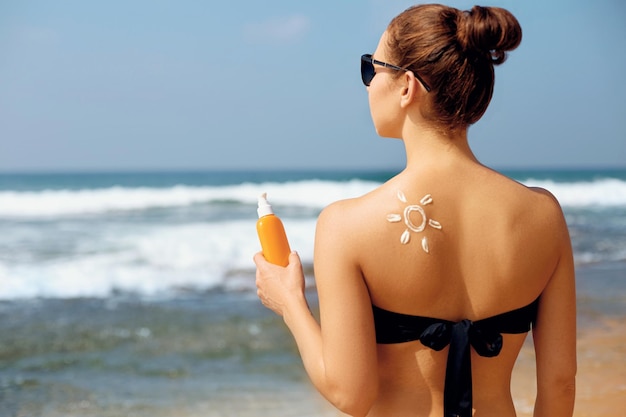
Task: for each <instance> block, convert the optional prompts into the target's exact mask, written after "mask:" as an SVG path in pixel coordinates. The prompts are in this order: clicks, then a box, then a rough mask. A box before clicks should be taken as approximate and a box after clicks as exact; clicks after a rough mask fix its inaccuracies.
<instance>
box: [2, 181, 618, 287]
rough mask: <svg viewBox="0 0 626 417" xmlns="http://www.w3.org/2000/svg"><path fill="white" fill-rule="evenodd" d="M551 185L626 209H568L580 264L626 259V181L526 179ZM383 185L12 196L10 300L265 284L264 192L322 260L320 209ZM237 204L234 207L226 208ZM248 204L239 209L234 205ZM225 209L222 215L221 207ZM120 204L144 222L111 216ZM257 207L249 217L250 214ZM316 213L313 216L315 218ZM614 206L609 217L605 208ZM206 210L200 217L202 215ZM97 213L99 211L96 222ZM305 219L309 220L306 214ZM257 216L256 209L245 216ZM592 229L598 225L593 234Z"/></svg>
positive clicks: (7, 201)
mask: <svg viewBox="0 0 626 417" xmlns="http://www.w3.org/2000/svg"><path fill="white" fill-rule="evenodd" d="M524 183H525V184H526V185H531V186H541V187H544V188H547V189H548V190H550V191H551V192H552V193H554V194H555V196H556V197H557V198H558V199H559V201H560V202H561V204H562V205H563V206H564V207H565V208H566V209H567V208H581V207H582V208H586V207H591V208H595V207H599V208H604V207H606V208H617V209H618V210H617V211H614V210H612V211H611V213H616V214H615V215H613V214H611V215H610V216H609V218H608V219H607V218H605V219H604V220H603V221H602V222H598V216H601V215H602V216H603V215H604V214H600V212H595V211H594V210H591V211H589V212H586V211H581V212H577V211H576V210H572V211H570V213H568V216H569V217H568V220H569V221H571V224H572V226H573V230H572V232H573V233H572V238H573V240H574V242H575V244H576V245H575V246H576V247H575V250H576V251H577V253H576V258H577V263H578V264H579V265H580V264H587V263H597V262H615V261H617V262H621V261H623V260H624V259H626V242H625V241H624V239H623V237H619V235H618V234H616V233H618V232H615V231H612V230H613V229H606V230H605V229H601V228H602V227H605V228H609V227H613V228H616V230H623V228H624V227H625V226H624V223H623V221H622V220H620V219H623V216H622V215H620V214H619V213H621V212H622V211H623V208H626V182H625V181H621V180H617V179H602V180H597V181H589V182H570V183H564V182H554V181H544V180H542V181H537V180H532V179H529V180H525V181H524ZM378 185H379V184H378V183H375V182H368V181H362V180H353V181H349V182H340V181H321V180H307V181H297V182H286V183H278V182H277V183H264V184H252V183H244V184H239V185H230V186H203V187H191V186H176V187H170V188H139V187H138V188H122V187H113V188H101V189H95V188H94V189H84V190H46V191H39V192H31V191H29V192H17V191H2V192H0V221H1V222H2V225H3V231H2V234H0V250H2V256H0V299H15V298H32V297H60V298H66V297H106V296H108V295H109V294H111V293H112V292H114V291H122V292H132V293H138V294H142V295H154V294H161V293H165V294H167V293H169V292H170V291H176V290H181V289H185V290H187V289H190V290H199V291H203V290H207V289H212V288H216V287H222V288H226V289H242V288H243V289H248V290H253V289H254V264H253V262H252V256H253V254H254V253H255V252H257V251H259V250H260V248H259V243H258V240H257V236H256V231H255V227H254V223H255V221H256V213H255V209H254V207H255V205H256V198H257V196H258V195H259V194H261V193H262V192H267V193H268V195H269V199H270V201H271V203H272V204H273V205H274V206H275V208H276V210H277V213H279V214H280V213H281V212H285V213H294V211H289V207H291V208H304V209H305V210H298V209H297V210H295V213H296V215H294V216H290V215H286V216H281V217H282V218H283V221H284V223H285V227H286V229H287V234H288V236H289V239H290V244H291V247H292V248H293V249H295V250H297V251H298V252H299V253H300V255H301V257H302V260H303V262H304V263H305V264H310V263H311V262H312V258H313V241H314V233H315V221H316V219H315V217H316V215H315V213H317V212H318V210H319V209H321V208H322V207H324V206H326V205H328V204H329V203H331V202H333V201H336V200H340V199H344V198H350V197H355V196H359V195H362V194H365V193H367V192H369V191H371V190H372V189H374V188H375V187H376V186H378ZM225 202H227V203H228V204H222V203H225ZM194 204H200V205H209V206H211V207H212V210H211V212H213V211H215V212H217V213H218V215H217V216H216V218H211V219H212V220H211V219H209V220H207V219H206V218H205V217H204V216H205V211H200V212H198V213H196V212H192V213H190V214H189V216H188V217H187V213H185V214H184V216H179V217H176V216H172V217H167V216H165V217H164V218H161V217H159V218H154V217H152V216H151V215H150V213H149V212H148V211H146V210H149V209H153V208H166V209H167V208H177V207H186V206H191V205H194ZM233 205H234V207H237V206H240V207H239V210H238V212H237V213H233V212H232V209H233ZM213 208H214V209H215V210H213ZM111 211H122V212H132V213H133V216H132V217H126V216H121V218H117V217H110V218H108V217H107V216H106V214H107V213H108V212H111ZM248 211H249V217H247V218H242V213H243V214H244V215H245V213H247V212H248ZM303 213H304V214H303ZM601 213H605V212H601ZM196 214H199V216H200V217H195V216H196ZM84 216H91V217H84ZM303 216H304V217H303ZM243 217H245V216H243ZM590 230H591V231H590Z"/></svg>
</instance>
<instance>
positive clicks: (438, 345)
mask: <svg viewBox="0 0 626 417" xmlns="http://www.w3.org/2000/svg"><path fill="white" fill-rule="evenodd" d="M538 303H539V298H537V299H536V300H535V301H533V302H532V303H530V304H529V305H527V306H525V307H522V308H518V309H517V310H513V311H509V312H506V313H502V314H498V315H497V316H493V317H488V318H486V319H482V320H477V321H471V320H462V321H459V322H453V321H449V320H442V319H435V318H430V317H422V316H410V315H408V314H402V313H395V312H393V311H388V310H383V309H382V308H379V307H376V306H375V305H372V308H373V311H374V326H375V328H376V343H380V344H391V343H403V342H411V341H414V340H419V341H420V342H422V344H423V345H424V346H427V347H429V348H431V349H434V350H437V351H439V350H442V349H443V348H444V347H446V346H447V345H450V350H449V352H448V362H447V365H446V379H445V385H444V393H443V403H444V404H443V406H444V416H445V417H471V416H472V367H471V360H470V358H471V356H470V345H471V346H473V347H474V350H475V351H476V353H478V354H479V355H480V356H484V357H493V356H497V355H498V354H499V353H500V350H501V349H502V335H501V333H508V334H519V333H526V332H528V331H529V330H530V328H531V324H534V322H535V319H536V317H537V305H538Z"/></svg>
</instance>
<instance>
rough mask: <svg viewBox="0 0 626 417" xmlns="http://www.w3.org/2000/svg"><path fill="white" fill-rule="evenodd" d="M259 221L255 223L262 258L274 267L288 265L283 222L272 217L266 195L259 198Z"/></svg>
mask: <svg viewBox="0 0 626 417" xmlns="http://www.w3.org/2000/svg"><path fill="white" fill-rule="evenodd" d="M257 213H258V215H259V220H258V221H257V222H256V231H257V233H258V235H259V240H260V241H261V249H262V251H263V256H265V259H267V261H268V262H271V263H273V264H275V265H280V266H287V265H289V254H290V253H291V249H290V248H289V242H288V241H287V235H286V234H285V228H284V226H283V222H282V221H281V220H280V219H279V218H278V217H276V216H275V215H274V211H273V210H272V206H271V205H270V203H268V202H267V194H266V193H263V194H261V195H260V196H259V207H258V208H257Z"/></svg>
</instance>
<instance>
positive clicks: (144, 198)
mask: <svg viewBox="0 0 626 417" xmlns="http://www.w3.org/2000/svg"><path fill="white" fill-rule="evenodd" d="M524 183H525V184H526V185H529V186H540V187H543V188H546V189H548V190H550V191H551V192H552V193H553V194H554V195H555V196H556V197H557V198H558V200H559V201H560V202H561V204H562V205H563V206H564V207H589V206H597V207H603V206H606V207H620V206H622V207H623V206H626V181H622V180H618V179H602V180H597V181H592V182H570V183H562V182H554V181H547V180H533V179H528V180H526V181H524ZM378 185H379V184H378V183H375V182H368V181H361V180H353V181H348V182H336V181H320V180H307V181H298V182H285V183H264V184H252V183H244V184H239V185H232V186H214V187H190V186H182V185H180V186H175V187H171V188H145V187H141V188H123V187H111V188H103V189H84V190H44V191H38V192H32V191H27V192H18V191H2V192H0V218H45V217H56V216H72V215H83V214H99V213H104V212H109V211H130V210H145V209H150V208H167V207H183V206H189V205H193V204H209V203H214V202H220V201H229V202H239V203H244V204H255V203H256V198H257V196H258V195H259V194H260V193H262V192H267V193H268V196H269V199H270V200H271V202H272V204H278V205H282V206H286V205H293V206H302V207H311V208H315V209H319V208H322V207H324V206H326V205H328V204H329V203H331V202H332V201H336V200H340V199H343V198H350V197H356V196H359V195H362V194H365V193H367V192H369V191H371V190H372V189H374V188H375V187H376V186H378Z"/></svg>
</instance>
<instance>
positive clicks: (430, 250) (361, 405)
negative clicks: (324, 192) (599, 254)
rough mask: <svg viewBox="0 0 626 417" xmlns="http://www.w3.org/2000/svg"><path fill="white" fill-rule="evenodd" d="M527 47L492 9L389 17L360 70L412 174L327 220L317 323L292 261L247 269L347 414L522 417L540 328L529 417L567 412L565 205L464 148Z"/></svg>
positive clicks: (386, 133) (322, 226) (570, 280)
mask: <svg viewBox="0 0 626 417" xmlns="http://www.w3.org/2000/svg"><path fill="white" fill-rule="evenodd" d="M520 41H521V28H520V26H519V23H518V22H517V20H516V19H515V18H514V17H513V16H512V15H511V14H510V13H509V12H508V11H506V10H504V9H499V8H483V7H479V6H475V7H474V8H473V9H472V10H471V11H468V12H461V11H459V10H457V9H454V8H449V7H445V6H441V5H422V6H416V7H413V8H410V9H408V10H406V11H405V12H403V13H402V14H400V15H399V16H397V17H396V18H395V19H393V20H392V22H391V23H390V25H389V26H388V28H387V30H386V31H385V33H384V34H383V35H382V37H381V39H380V43H379V45H378V48H377V49H376V51H375V52H374V54H373V55H364V56H363V57H362V64H361V65H362V68H361V71H362V77H363V82H364V83H365V85H366V86H367V91H368V95H369V104H370V109H371V115H372V119H373V122H374V126H375V128H376V131H377V132H378V134H379V135H380V136H383V137H389V138H400V139H401V140H402V141H403V142H404V146H405V149H406V155H407V162H406V168H405V169H404V170H403V171H402V172H401V173H400V174H398V175H397V176H396V177H394V178H392V179H391V180H389V181H388V182H387V183H385V184H383V185H382V186H380V187H379V188H377V189H375V190H374V191H372V192H370V193H368V194H367V195H364V196H362V197H360V198H355V199H351V200H346V201H340V202H337V203H334V204H332V205H330V206H329V207H327V208H326V209H324V210H323V212H322V213H321V214H320V216H319V220H318V225H317V231H316V238H315V255H314V268H315V279H316V286H317V291H318V294H319V308H320V321H321V325H320V324H318V323H317V321H316V320H315V319H314V317H313V316H312V315H311V313H310V311H309V308H308V306H307V302H306V299H305V296H304V280H303V274H302V268H301V264H300V259H299V257H298V255H297V254H296V253H292V254H291V257H290V263H289V265H288V266H287V267H286V268H280V267H277V266H274V265H271V264H269V263H267V262H266V261H265V259H264V258H263V256H262V254H260V253H259V254H257V255H256V256H255V258H254V259H255V262H256V264H257V287H258V295H259V297H260V299H261V301H262V302H263V304H264V305H265V306H267V307H269V308H270V309H272V310H273V311H275V312H276V313H277V314H279V315H281V316H282V317H283V319H284V321H285V323H286V325H287V326H288V328H289V330H290V331H291V332H292V334H293V336H294V338H295V341H296V343H297V345H298V348H299V351H300V354H301V356H302V360H303V362H304V366H305V369H306V371H307V373H308V375H309V376H310V378H311V380H312V382H313V384H314V385H315V387H316V388H317V389H318V390H319V391H320V392H321V393H322V394H323V395H324V396H325V397H326V398H327V399H328V400H329V401H330V402H331V403H332V404H333V405H335V406H336V407H337V408H338V409H340V410H342V411H343V412H345V413H347V414H349V415H353V416H372V417H374V416H393V417H401V416H443V415H445V416H471V415H476V416H498V417H508V416H515V415H516V414H515V409H514V406H513V401H512V399H511V393H510V379H511V372H512V368H513V365H514V362H515V360H516V358H517V356H518V353H519V351H520V349H521V347H522V344H523V342H524V339H525V337H526V334H527V332H528V330H529V329H530V327H531V324H532V331H533V339H534V346H535V351H536V361H537V363H536V366H537V398H536V404H535V416H537V417H539V416H547V417H559V416H571V415H572V409H573V403H574V390H575V388H574V387H575V373H576V352H575V338H576V334H575V333H576V325H575V285H574V266H573V260H572V250H571V244H570V240H569V236H568V230H567V226H566V224H565V221H564V218H563V215H562V212H561V209H560V207H559V204H558V202H557V201H556V200H555V198H554V197H553V196H552V195H551V194H550V193H548V192H547V191H545V190H542V189H537V188H527V187H525V186H523V185H521V184H519V183H517V182H514V181H512V180H510V179H508V178H506V177H504V176H502V175H500V174H499V173H497V172H495V171H493V170H491V169H489V168H487V167H485V166H483V165H481V164H480V163H479V162H478V161H477V159H476V158H475V156H474V155H473V154H472V151H471V150H470V147H469V145H468V140H467V129H468V127H469V126H470V125H471V124H473V123H475V122H476V121H477V120H478V119H479V118H480V117H481V116H482V114H483V113H484V112H485V110H486V108H487V105H488V104H489V101H490V99H491V96H492V92H493V84H494V72H493V66H494V65H498V64H501V63H502V62H504V60H505V58H506V55H505V53H506V51H510V50H512V49H515V48H516V47H517V46H518V45H519V43H520ZM474 413H475V414H474Z"/></svg>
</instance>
